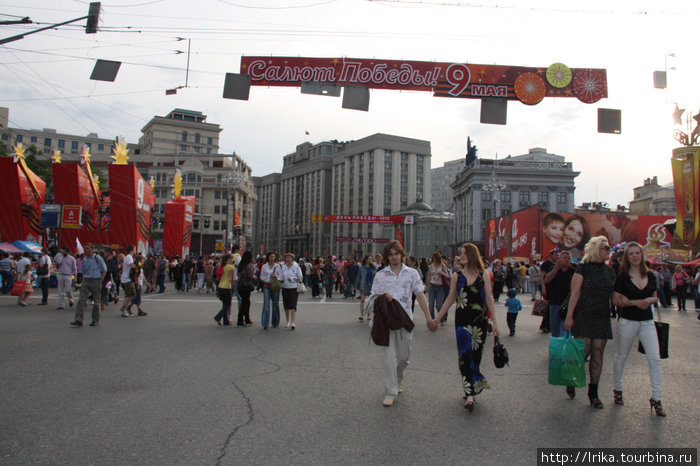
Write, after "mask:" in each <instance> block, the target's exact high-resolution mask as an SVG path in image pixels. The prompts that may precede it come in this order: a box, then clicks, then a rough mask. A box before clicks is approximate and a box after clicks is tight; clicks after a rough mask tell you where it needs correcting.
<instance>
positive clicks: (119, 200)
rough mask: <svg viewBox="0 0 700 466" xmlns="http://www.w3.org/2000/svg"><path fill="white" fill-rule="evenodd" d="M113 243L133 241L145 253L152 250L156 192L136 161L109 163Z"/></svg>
mask: <svg viewBox="0 0 700 466" xmlns="http://www.w3.org/2000/svg"><path fill="white" fill-rule="evenodd" d="M109 193H110V214H111V221H112V232H111V235H110V239H111V242H112V247H113V248H117V249H124V248H125V247H126V246H127V245H129V244H133V245H135V246H136V248H137V251H138V252H140V253H141V254H146V253H147V252H148V240H149V239H150V233H151V206H152V205H153V199H154V198H153V193H152V192H151V188H150V186H148V183H146V182H145V181H144V179H143V178H142V177H141V175H140V174H139V172H138V170H136V167H134V166H133V165H117V164H111V165H110V166H109Z"/></svg>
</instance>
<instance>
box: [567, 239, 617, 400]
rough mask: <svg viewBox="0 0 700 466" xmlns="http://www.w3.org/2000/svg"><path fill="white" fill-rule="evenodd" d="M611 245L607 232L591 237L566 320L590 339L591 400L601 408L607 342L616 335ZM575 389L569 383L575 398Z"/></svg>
mask: <svg viewBox="0 0 700 466" xmlns="http://www.w3.org/2000/svg"><path fill="white" fill-rule="evenodd" d="M610 249H611V247H610V245H609V244H608V239H607V238H606V237H605V236H596V237H594V238H591V240H590V241H589V242H588V243H587V244H586V247H585V250H584V255H583V259H581V264H580V265H579V267H578V268H577V269H576V273H575V274H574V278H572V279H571V297H570V298H569V309H568V311H567V314H566V320H565V321H564V328H565V329H566V330H568V331H570V332H571V334H572V335H573V336H574V337H576V338H584V339H585V340H586V346H585V350H584V351H585V354H590V356H591V360H590V361H589V363H588V371H589V373H590V383H589V384H588V400H589V401H590V402H591V406H593V407H594V408H598V409H603V403H602V402H601V401H600V399H599V398H598V381H599V380H600V372H601V370H602V369H603V352H604V351H605V345H606V343H607V342H608V340H612V337H613V334H612V325H610V305H611V299H612V294H613V283H614V282H615V271H614V270H613V268H612V267H610V266H609V265H607V264H606V263H605V261H606V259H608V257H609V255H610ZM573 390H574V389H573V387H566V392H567V394H569V397H571V398H573V396H572V393H573Z"/></svg>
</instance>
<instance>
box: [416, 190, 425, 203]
mask: <svg viewBox="0 0 700 466" xmlns="http://www.w3.org/2000/svg"><path fill="white" fill-rule="evenodd" d="M416 198H417V199H420V200H421V201H422V200H423V190H422V189H416Z"/></svg>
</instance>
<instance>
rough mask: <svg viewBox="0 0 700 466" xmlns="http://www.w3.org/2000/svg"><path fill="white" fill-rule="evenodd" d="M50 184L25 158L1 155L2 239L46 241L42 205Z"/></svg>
mask: <svg viewBox="0 0 700 466" xmlns="http://www.w3.org/2000/svg"><path fill="white" fill-rule="evenodd" d="M45 194H46V183H44V182H43V181H42V180H41V178H39V177H38V176H36V174H35V173H34V172H33V171H31V170H30V169H29V167H27V166H26V164H25V163H24V159H23V154H22V157H20V158H19V159H17V161H16V162H15V160H13V158H12V157H0V240H1V241H3V242H6V243H11V242H13V241H34V242H37V243H40V244H41V243H43V241H42V239H41V236H42V234H41V233H42V229H41V205H42V204H43V203H44V197H45Z"/></svg>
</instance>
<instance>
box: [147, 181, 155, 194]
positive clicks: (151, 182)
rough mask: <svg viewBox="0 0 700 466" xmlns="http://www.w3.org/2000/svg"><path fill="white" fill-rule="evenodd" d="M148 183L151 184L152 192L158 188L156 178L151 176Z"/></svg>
mask: <svg viewBox="0 0 700 466" xmlns="http://www.w3.org/2000/svg"><path fill="white" fill-rule="evenodd" d="M148 184H149V185H150V186H151V192H153V190H155V189H156V179H155V178H153V177H151V179H150V180H148Z"/></svg>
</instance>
